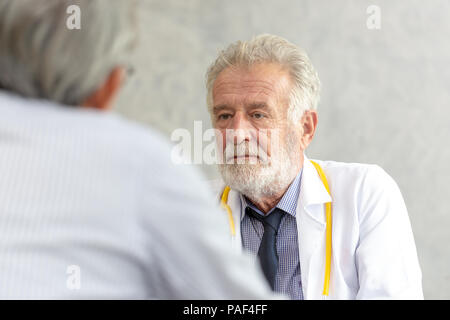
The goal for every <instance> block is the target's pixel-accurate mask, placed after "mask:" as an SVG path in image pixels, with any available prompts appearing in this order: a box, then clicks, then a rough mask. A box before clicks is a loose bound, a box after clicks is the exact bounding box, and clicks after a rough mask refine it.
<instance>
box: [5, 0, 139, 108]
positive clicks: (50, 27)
mask: <svg viewBox="0 0 450 320" xmlns="http://www.w3.org/2000/svg"><path fill="white" fill-rule="evenodd" d="M72 5H77V6H78V7H79V8H80V13H81V15H80V22H81V24H80V27H81V28H80V29H70V28H69V27H68V24H67V22H68V20H69V19H71V15H72V14H73V12H71V11H70V10H68V8H69V7H70V6H72ZM133 15H134V5H133V1H116V0H114V1H111V0H76V1H71V0H38V1H36V0H1V1H0V43H1V46H0V88H1V89H3V90H6V91H9V92H11V93H15V94H18V95H21V96H24V97H28V98H38V99H47V100H51V101H53V102H56V103H60V104H64V105H68V106H87V107H95V108H99V109H107V108H109V107H110V106H111V104H112V102H113V99H114V97H115V96H116V94H117V92H118V90H119V88H120V85H121V82H122V80H123V77H124V73H125V69H126V68H127V67H128V62H127V54H128V53H129V52H130V50H131V49H132V48H133V46H134V44H135V40H136V27H135V25H134V23H135V18H134V17H133Z"/></svg>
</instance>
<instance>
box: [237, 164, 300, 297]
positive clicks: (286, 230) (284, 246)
mask: <svg viewBox="0 0 450 320" xmlns="http://www.w3.org/2000/svg"><path fill="white" fill-rule="evenodd" d="M302 172H303V169H302V170H301V171H300V173H299V174H298V175H297V177H296V178H295V179H294V181H293V182H292V183H291V185H290V186H289V188H288V190H287V191H286V193H285V194H284V195H283V197H282V198H281V200H280V202H278V204H277V205H276V206H275V207H274V208H272V209H271V210H270V211H269V212H268V213H267V214H268V215H269V214H271V213H272V211H273V210H274V209H275V208H279V209H281V210H283V211H285V212H286V213H287V214H285V215H284V217H283V218H282V220H281V223H280V227H279V229H278V236H277V254H278V257H279V264H278V270H277V274H276V277H275V291H276V292H280V293H284V294H287V295H289V297H290V298H291V299H293V300H303V292H302V283H301V270H300V257H299V251H298V236H297V221H296V218H295V215H296V210H297V202H298V196H299V194H300V182H301V177H302ZM247 206H249V207H251V208H252V209H253V210H255V211H256V212H257V213H259V214H261V215H263V216H264V213H263V212H261V210H259V209H258V208H257V207H256V206H255V205H254V204H253V203H252V202H251V201H250V200H248V199H247V198H246V197H245V196H243V195H242V194H241V210H242V211H241V212H243V214H241V236H242V243H243V246H244V248H245V249H246V250H248V251H250V252H251V253H252V254H254V256H255V257H257V254H258V249H259V245H260V243H261V239H262V236H263V233H264V226H263V224H262V223H261V222H260V221H258V220H257V219H255V218H252V217H250V216H248V215H246V214H245V208H246V207H247Z"/></svg>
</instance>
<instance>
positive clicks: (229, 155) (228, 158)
mask: <svg viewBox="0 0 450 320" xmlns="http://www.w3.org/2000/svg"><path fill="white" fill-rule="evenodd" d="M223 158H224V159H225V163H226V164H233V163H245V160H246V159H247V160H248V162H250V163H255V164H256V163H258V162H259V163H261V162H262V163H267V162H268V160H269V156H268V155H267V152H266V151H265V150H264V149H263V148H262V147H261V146H260V145H258V144H257V143H255V142H241V143H240V144H237V145H236V144H233V143H229V144H227V145H226V147H225V150H224V152H223Z"/></svg>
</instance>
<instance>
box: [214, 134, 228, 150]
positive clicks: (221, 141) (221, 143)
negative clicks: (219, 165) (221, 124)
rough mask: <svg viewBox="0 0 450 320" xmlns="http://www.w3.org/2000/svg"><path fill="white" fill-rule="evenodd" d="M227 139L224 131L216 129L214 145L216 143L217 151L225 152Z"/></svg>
mask: <svg viewBox="0 0 450 320" xmlns="http://www.w3.org/2000/svg"><path fill="white" fill-rule="evenodd" d="M226 140H227V137H226V134H225V130H219V129H216V143H217V149H218V150H219V151H221V152H224V151H225V148H226V146H227V141H226Z"/></svg>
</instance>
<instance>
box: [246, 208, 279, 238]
mask: <svg viewBox="0 0 450 320" xmlns="http://www.w3.org/2000/svg"><path fill="white" fill-rule="evenodd" d="M245 213H246V214H247V215H249V216H250V217H253V218H255V219H257V220H259V221H261V222H262V223H263V225H264V232H265V231H266V229H267V228H270V229H272V230H273V231H274V232H275V233H277V232H278V228H279V227H280V223H281V219H282V218H283V217H284V215H285V214H286V213H285V212H284V211H283V210H281V209H279V208H275V209H274V210H273V211H272V212H271V213H270V214H268V215H266V216H263V215H260V214H258V213H257V212H256V211H255V210H253V209H252V208H250V207H247V208H245Z"/></svg>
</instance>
